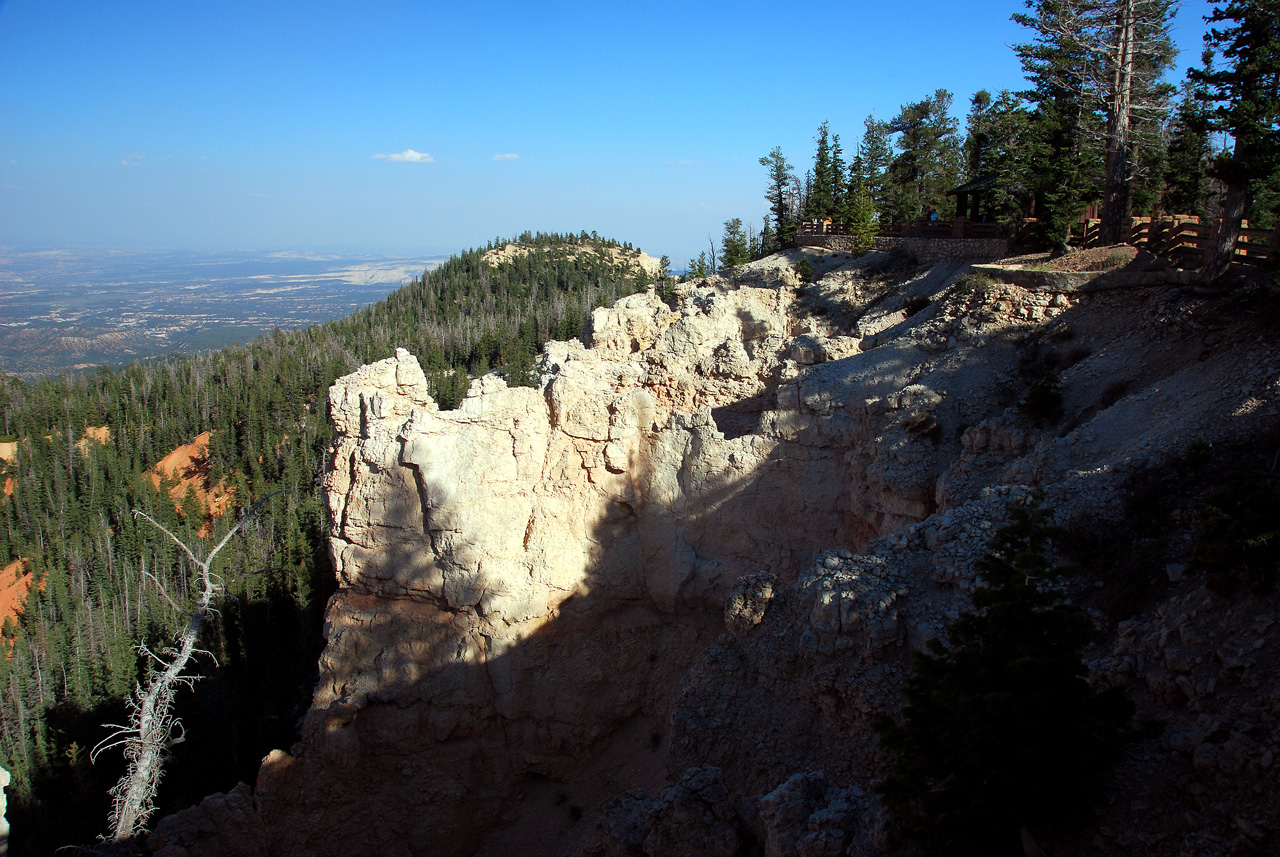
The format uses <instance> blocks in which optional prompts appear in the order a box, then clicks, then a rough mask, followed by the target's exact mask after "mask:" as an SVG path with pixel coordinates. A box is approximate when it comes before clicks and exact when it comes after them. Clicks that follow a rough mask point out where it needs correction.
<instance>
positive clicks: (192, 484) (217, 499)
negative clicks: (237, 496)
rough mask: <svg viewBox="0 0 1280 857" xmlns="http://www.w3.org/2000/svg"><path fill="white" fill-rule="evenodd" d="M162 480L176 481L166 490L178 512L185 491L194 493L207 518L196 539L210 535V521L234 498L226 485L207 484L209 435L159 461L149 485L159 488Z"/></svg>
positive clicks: (205, 434) (183, 446)
mask: <svg viewBox="0 0 1280 857" xmlns="http://www.w3.org/2000/svg"><path fill="white" fill-rule="evenodd" d="M162 477H167V478H169V479H176V480H177V484H176V485H174V486H173V487H172V488H170V489H169V497H170V498H172V499H173V501H174V504H175V506H176V507H177V508H179V509H181V508H182V498H183V497H185V496H186V494H187V491H188V490H190V491H192V492H193V494H194V495H195V498H196V500H197V501H198V502H199V503H200V507H201V508H202V509H204V511H205V514H206V515H208V516H209V518H210V520H209V521H206V522H205V523H204V525H203V526H201V527H200V530H199V535H201V536H203V537H205V538H208V537H209V536H211V535H213V526H212V519H213V518H217V517H220V516H221V515H222V514H223V513H224V512H226V511H227V509H229V508H230V507H231V501H232V499H233V495H232V492H231V490H230V489H228V488H227V486H226V485H225V484H221V485H210V484H209V432H204V433H203V434H201V435H199V436H198V437H196V439H195V440H193V441H191V443H186V444H183V445H182V446H180V447H178V448H177V449H175V450H174V451H173V452H171V453H169V454H168V455H166V456H165V457H164V458H162V459H160V462H159V463H158V464H156V466H155V467H154V468H153V469H152V472H151V484H152V485H155V486H156V487H157V488H159V487H160V480H161V478H162Z"/></svg>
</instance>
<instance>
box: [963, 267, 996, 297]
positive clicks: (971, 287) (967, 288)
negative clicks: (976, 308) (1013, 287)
mask: <svg viewBox="0 0 1280 857" xmlns="http://www.w3.org/2000/svg"><path fill="white" fill-rule="evenodd" d="M995 284H996V281H995V280H993V279H991V277H989V276H987V275H986V274H975V273H973V272H972V271H971V272H969V273H968V274H965V275H964V276H963V277H961V278H960V279H958V280H956V285H955V290H956V293H957V294H961V295H969V294H975V295H978V296H979V297H980V298H983V299H985V298H986V297H987V293H988V292H989V291H990V290H991V287H992V286H994V285H995Z"/></svg>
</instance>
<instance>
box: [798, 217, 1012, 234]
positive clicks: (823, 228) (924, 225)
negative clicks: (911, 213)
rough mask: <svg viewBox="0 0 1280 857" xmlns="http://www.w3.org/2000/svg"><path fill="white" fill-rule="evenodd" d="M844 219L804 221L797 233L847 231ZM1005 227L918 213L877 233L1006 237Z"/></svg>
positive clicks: (848, 232) (883, 227) (843, 232)
mask: <svg viewBox="0 0 1280 857" xmlns="http://www.w3.org/2000/svg"><path fill="white" fill-rule="evenodd" d="M849 234H851V233H850V230H849V229H848V227H847V226H845V225H844V224H843V223H826V222H823V221H805V222H803V223H801V224H800V229H799V230H798V232H797V237H809V236H815V235H849ZM1008 234H1009V230H1008V228H1007V227H1005V226H1003V225H1002V224H999V223H981V222H978V221H973V220H969V219H968V218H966V217H957V218H955V219H954V220H928V219H927V218H924V217H921V218H919V219H917V220H914V221H912V222H911V223H907V224H905V225H902V226H882V227H881V228H880V229H879V230H877V232H876V235H878V236H880V237H883V238H1005V237H1007V236H1008Z"/></svg>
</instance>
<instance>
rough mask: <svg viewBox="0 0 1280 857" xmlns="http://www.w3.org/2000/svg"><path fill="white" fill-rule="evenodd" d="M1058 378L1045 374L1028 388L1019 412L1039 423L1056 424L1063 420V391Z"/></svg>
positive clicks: (1054, 375)
mask: <svg viewBox="0 0 1280 857" xmlns="http://www.w3.org/2000/svg"><path fill="white" fill-rule="evenodd" d="M1061 387H1062V385H1061V382H1059V381H1058V376H1057V375H1056V374H1055V373H1053V372H1045V373H1044V374H1043V375H1041V376H1040V377H1039V378H1037V379H1036V380H1034V381H1032V382H1031V384H1030V385H1028V387H1027V394H1026V395H1025V396H1023V397H1022V401H1021V402H1019V403H1018V410H1019V411H1021V412H1022V413H1023V414H1025V415H1026V416H1028V417H1030V418H1031V419H1033V420H1035V421H1036V422H1037V423H1041V424H1044V423H1055V422H1057V421H1058V420H1060V419H1062V390H1061Z"/></svg>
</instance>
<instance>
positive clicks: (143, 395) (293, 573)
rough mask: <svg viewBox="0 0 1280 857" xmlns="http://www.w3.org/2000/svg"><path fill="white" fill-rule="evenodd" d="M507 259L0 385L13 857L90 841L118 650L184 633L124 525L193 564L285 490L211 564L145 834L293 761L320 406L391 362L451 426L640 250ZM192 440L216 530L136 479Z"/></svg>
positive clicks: (319, 553)
mask: <svg viewBox="0 0 1280 857" xmlns="http://www.w3.org/2000/svg"><path fill="white" fill-rule="evenodd" d="M512 241H514V242H518V243H519V244H520V245H521V247H522V248H523V250H522V251H521V252H519V253H515V254H508V258H507V259H506V260H505V261H502V262H500V263H499V264H496V265H495V264H491V263H490V262H489V261H486V259H485V253H486V252H487V251H490V250H493V249H494V248H502V247H503V246H505V245H506V244H507V242H506V241H503V240H501V239H499V240H496V241H494V242H491V243H490V244H489V245H487V246H486V247H484V248H479V249H474V250H470V251H467V252H465V253H461V254H459V255H457V256H455V257H453V258H451V259H450V260H449V261H447V262H445V263H444V264H443V265H441V266H440V267H438V268H436V269H433V270H430V271H428V272H425V273H424V274H423V275H422V276H421V277H420V278H418V279H416V280H414V281H412V282H411V283H410V284H408V285H406V286H404V287H403V288H401V289H399V290H398V291H396V292H394V293H393V294H391V295H390V296H388V297H387V298H386V299H384V300H382V301H380V302H378V303H376V304H373V305H371V306H369V307H366V308H364V309H362V310H360V311H358V312H356V313H354V314H353V315H351V316H349V317H347V318H345V319H341V320H338V321H334V322H331V323H328V324H324V325H318V326H313V327H310V328H306V329H303V330H294V331H281V330H277V331H275V332H274V333H273V334H270V335H267V336H264V337H262V338H260V339H258V340H256V341H253V342H251V343H249V344H248V345H244V346H237V347H232V348H227V349H224V350H221V351H216V352H213V353H210V354H206V355H201V356H193V357H181V358H176V357H175V358H169V359H161V360H155V361H150V362H146V363H134V364H132V365H130V366H128V367H127V368H125V369H123V370H121V371H113V370H111V369H108V368H98V369H96V370H93V371H87V372H81V373H73V374H66V375H63V376H61V377H57V378H48V379H43V380H40V381H38V382H35V383H24V382H22V381H20V380H18V379H16V378H11V377H0V441H5V442H8V443H10V444H12V445H13V448H14V450H15V452H14V454H13V456H12V457H10V458H9V460H7V461H5V462H3V464H2V466H3V470H2V471H0V483H3V485H4V486H5V490H4V493H3V495H2V496H0V566H8V565H9V564H11V563H13V562H15V561H17V560H23V561H24V564H25V567H26V568H27V569H28V570H29V571H30V573H31V574H32V580H33V584H32V586H31V589H30V592H29V595H28V598H27V602H26V607H25V611H24V612H23V613H22V614H21V615H19V616H18V617H17V619H16V621H14V620H13V619H9V620H8V621H7V622H6V623H5V625H4V627H3V641H0V645H2V646H3V648H4V650H5V657H3V658H0V687H3V689H4V690H3V694H0V757H2V758H0V764H3V766H4V767H5V768H6V769H8V770H9V771H10V772H11V774H12V776H13V782H12V784H11V785H10V786H9V789H8V792H9V795H10V803H9V819H10V822H11V824H12V825H13V830H12V836H11V840H12V845H13V847H14V850H15V853H23V854H43V853H51V852H52V851H53V849H55V848H57V847H60V846H63V845H68V844H87V843H90V842H92V841H93V840H94V839H95V837H97V836H98V835H99V834H101V833H103V832H104V830H105V825H106V820H107V815H108V811H109V799H108V796H107V791H108V789H109V788H110V787H111V785H112V784H113V783H114V782H115V780H116V779H118V777H119V776H120V774H121V772H122V770H123V760H122V759H121V758H120V756H119V753H118V752H117V753H115V754H114V755H113V754H111V753H104V754H103V755H102V756H100V757H99V758H98V760H97V764H90V761H89V752H90V750H91V749H92V748H93V747H94V745H95V744H97V743H98V742H99V741H100V740H101V739H102V738H103V737H104V735H106V730H105V728H104V724H107V723H113V722H114V723H119V722H123V721H122V719H121V718H122V717H123V716H124V704H123V701H124V700H125V699H126V698H127V696H128V694H130V693H131V691H132V688H133V686H134V684H135V682H136V681H138V679H139V678H140V677H141V676H143V675H144V674H145V669H146V658H147V656H146V655H143V654H140V653H139V651H138V650H137V648H135V646H136V644H138V643H144V644H145V645H147V646H148V647H150V648H152V649H153V650H155V651H160V650H162V649H163V647H165V646H166V645H169V644H170V643H171V641H172V640H173V638H174V637H175V635H176V633H177V631H178V630H179V629H180V626H181V624H182V622H183V621H184V619H185V614H183V613H182V612H180V611H179V610H178V609H177V607H178V606H181V605H184V604H185V603H187V602H188V601H189V596H190V595H191V593H190V591H189V589H190V586H191V579H190V574H191V573H192V569H191V568H190V563H189V562H186V561H185V560H184V557H183V556H181V554H180V551H179V549H178V548H177V547H176V546H175V545H174V544H173V543H172V542H171V541H170V540H169V539H167V538H166V537H165V536H164V535H163V534H162V533H160V532H159V531H157V530H156V529H155V528H154V527H152V526H151V525H149V524H148V523H147V522H145V521H140V520H136V519H135V517H134V515H133V514H132V510H134V509H138V510H141V511H143V512H145V513H146V514H148V515H150V516H152V517H154V518H155V519H156V520H157V521H158V522H160V523H161V524H163V525H164V526H165V527H167V528H168V529H170V530H171V531H172V532H173V533H174V534H175V535H177V536H178V537H180V538H182V539H183V540H184V541H185V542H186V543H187V544H189V545H195V546H197V547H198V548H199V547H202V548H203V550H204V552H207V551H208V550H209V549H210V548H211V546H212V544H213V541H212V540H211V539H212V538H220V537H221V535H222V533H225V532H226V531H227V530H228V529H229V528H230V526H231V522H233V521H235V520H237V516H239V515H241V514H243V512H244V510H246V509H248V508H249V507H250V506H252V505H253V504H254V502H255V499H256V498H261V497H266V496H267V495H269V494H271V493H273V492H280V493H279V494H278V495H277V496H275V497H273V498H272V499H271V500H270V501H269V502H268V503H267V504H266V505H265V506H264V507H263V509H262V510H261V511H259V512H258V514H257V515H255V516H254V518H253V520H251V521H249V522H248V523H247V525H246V526H245V527H244V528H243V530H242V532H241V534H239V535H237V536H236V538H235V542H234V548H235V549H234V550H228V551H224V552H223V553H222V554H221V556H220V557H219V560H218V565H217V567H216V568H215V570H216V571H217V572H218V573H219V574H221V575H222V576H223V578H224V579H225V580H226V583H227V589H226V594H225V597H224V599H223V602H222V603H220V604H219V605H217V606H218V610H219V612H220V613H221V620H220V622H217V623H214V625H212V626H211V627H210V631H209V636H210V639H207V640H205V641H204V643H203V645H204V647H205V648H207V649H208V650H209V653H210V655H209V656H206V657H204V658H203V660H202V664H201V669H202V673H203V675H202V680H200V681H198V682H196V683H195V686H194V690H193V692H184V693H183V694H181V695H180V696H179V700H178V706H179V711H178V713H179V715H180V716H181V718H182V720H183V723H184V727H185V728H184V730H180V734H182V735H183V740H182V742H181V743H179V744H177V745H176V746H175V747H174V748H173V750H172V758H171V759H170V761H169V763H168V764H167V766H166V773H165V779H164V780H163V781H162V783H161V790H160V794H159V797H158V806H159V811H160V813H161V814H163V813H164V812H168V811H174V810H178V809H182V808H184V807H186V806H189V805H191V804H192V803H194V802H198V801H199V800H200V798H202V797H203V796H204V795H206V794H210V793H212V792H215V791H225V790H227V789H229V788H231V787H232V786H234V785H235V783H236V782H237V781H239V780H245V781H247V782H253V779H254V776H255V774H256V770H257V767H258V763H259V761H260V760H261V757H262V756H263V755H265V754H266V753H267V752H269V751H270V750H271V749H272V748H275V747H280V748H286V749H287V748H288V747H289V746H290V745H291V744H292V743H294V742H295V741H296V740H297V727H298V725H299V721H300V718H301V716H302V715H303V713H304V712H305V711H306V709H307V706H308V705H309V703H310V694H311V689H312V687H313V685H314V681H315V677H316V674H315V664H316V661H317V657H318V655H319V652H320V648H321V646H322V642H323V641H322V638H321V624H322V621H323V611H324V606H325V602H326V600H327V598H328V596H329V594H330V593H331V591H332V589H333V586H334V584H333V573H332V569H331V566H330V562H329V559H328V552H327V551H328V548H327V529H326V522H325V508H324V499H323V496H322V494H321V491H320V477H321V474H322V472H323V470H324V466H325V454H326V449H327V447H328V445H329V443H330V436H331V429H330V427H329V424H328V414H327V406H328V402H327V391H328V388H329V386H330V385H331V384H332V383H333V381H334V380H335V379H336V378H338V377H340V376H341V375H344V374H347V373H349V372H352V371H354V370H355V369H357V368H358V367H360V366H361V365H364V364H366V363H369V362H372V361H376V360H380V359H383V358H386V357H389V356H391V355H392V354H393V353H394V351H395V349H396V348H397V347H404V348H407V349H408V350H409V351H410V352H412V353H413V354H415V355H416V356H417V357H418V359H419V360H420V362H421V363H422V366H423V369H424V371H425V372H426V374H427V377H428V379H429V381H430V383H431V386H432V391H433V395H434V396H435V397H436V400H437V402H438V403H439V404H440V406H441V407H442V408H445V409H448V408H453V407H456V406H457V404H458V403H459V402H460V401H461V399H462V397H463V395H465V393H466V390H467V386H468V383H469V379H470V378H471V377H473V376H476V375H479V374H483V373H485V372H488V371H490V370H494V369H496V370H498V371H501V372H503V373H504V374H505V375H506V377H507V379H508V381H509V382H510V383H512V384H525V385H528V384H531V383H533V380H534V379H533V358H534V356H535V354H536V353H537V352H538V351H539V350H540V348H541V343H542V342H544V341H546V340H548V339H569V338H573V337H574V336H576V335H577V334H578V332H579V330H580V329H581V327H582V324H583V322H584V320H586V319H587V318H588V317H589V315H590V312H591V310H592V309H593V308H594V307H596V306H600V305H605V304H611V303H612V302H613V301H615V300H617V299H618V298H619V297H622V296H624V295H627V294H630V293H632V292H634V291H636V290H638V289H642V288H644V287H646V286H647V285H649V284H650V283H651V282H652V280H653V277H652V276H651V275H649V274H647V273H646V272H645V271H644V269H643V268H641V267H640V266H638V265H637V264H636V259H637V258H638V256H639V251H638V250H635V249H633V248H631V247H630V246H629V245H623V244H619V243H618V242H615V241H610V240H605V239H602V238H600V237H599V236H597V235H595V234H594V233H592V234H587V233H582V234H579V235H558V234H542V233H538V234H531V233H525V234H523V235H521V236H519V237H518V238H515V239H512ZM102 426H105V427H106V428H107V432H105V433H103V432H101V431H100V430H99V431H97V432H96V433H87V432H86V430H87V429H100V427H102ZM206 431H209V432H211V434H210V438H209V442H208V450H207V456H206V458H205V460H203V461H197V462H195V464H196V466H198V468H199V473H198V474H197V477H198V479H197V482H203V484H204V486H206V487H208V488H215V487H216V488H221V490H222V492H223V493H227V492H229V494H230V498H231V500H230V505H229V508H227V509H226V510H225V511H223V512H222V515H221V517H220V518H214V517H213V516H211V514H210V507H209V505H208V504H207V502H206V501H205V500H202V498H201V495H200V492H199V491H197V490H195V488H194V487H193V488H189V489H188V490H187V491H186V493H185V494H183V495H181V496H180V497H178V498H177V499H176V501H175V499H173V497H172V496H171V492H173V490H174V488H175V483H174V482H173V481H172V480H171V479H168V478H164V479H155V478H152V476H151V474H152V473H153V468H155V466H156V464H157V462H159V461H160V460H161V459H162V458H164V457H165V456H166V455H167V454H168V453H170V452H171V451H172V450H174V449H175V448H177V447H179V446H181V445H183V444H187V443H190V442H191V441H192V440H193V438H195V437H197V436H198V435H200V434H202V433H203V432H206ZM99 441H105V442H99ZM228 554H230V555H231V558H229V559H225V560H224V559H223V557H227V556H228ZM6 582H7V581H6ZM162 587H163V592H162Z"/></svg>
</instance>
